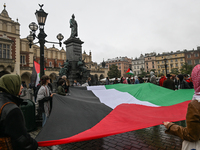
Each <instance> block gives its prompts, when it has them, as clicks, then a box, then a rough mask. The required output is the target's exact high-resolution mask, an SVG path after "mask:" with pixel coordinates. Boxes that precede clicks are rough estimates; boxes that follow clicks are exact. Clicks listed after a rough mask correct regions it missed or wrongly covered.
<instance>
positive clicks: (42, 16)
mask: <svg viewBox="0 0 200 150" xmlns="http://www.w3.org/2000/svg"><path fill="white" fill-rule="evenodd" d="M39 6H40V10H39V11H38V10H36V13H35V16H36V18H37V21H38V24H39V29H40V32H39V34H38V36H36V34H35V32H36V31H37V29H38V25H37V24H36V23H35V22H32V23H30V24H29V28H30V29H31V32H30V34H29V35H28V36H27V40H28V41H29V47H30V48H31V46H32V45H33V44H37V43H39V44H40V77H42V76H43V75H44V44H45V43H54V44H59V45H60V47H61V46H62V43H61V41H62V40H63V38H64V36H63V35H62V34H61V33H59V34H58V35H57V39H58V40H59V43H57V42H49V41H46V40H45V38H46V37H47V35H46V34H45V32H44V25H45V22H46V18H47V15H48V13H46V12H45V11H44V10H43V9H42V7H43V6H44V5H43V4H42V5H40V4H39ZM35 38H37V39H38V40H39V41H38V42H36V43H33V41H34V39H35Z"/></svg>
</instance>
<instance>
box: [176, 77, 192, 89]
mask: <svg viewBox="0 0 200 150" xmlns="http://www.w3.org/2000/svg"><path fill="white" fill-rule="evenodd" d="M178 86H179V87H180V89H190V86H189V84H188V83H187V82H186V81H185V80H184V79H183V80H182V81H180V80H179V82H178Z"/></svg>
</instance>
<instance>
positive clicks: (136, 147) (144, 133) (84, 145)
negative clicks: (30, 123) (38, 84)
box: [30, 121, 185, 150]
mask: <svg viewBox="0 0 200 150" xmlns="http://www.w3.org/2000/svg"><path fill="white" fill-rule="evenodd" d="M176 124H179V125H181V126H185V121H180V122H176ZM40 129H41V127H38V129H37V130H36V131H33V132H30V134H31V136H32V137H33V138H35V136H36V135H37V134H38V133H39V131H40ZM181 145H182V140H181V139H180V138H179V137H176V136H173V135H168V134H165V127H164V126H163V125H159V126H154V127H149V128H145V129H141V130H136V131H131V132H126V133H122V134H117V135H113V136H108V137H104V138H101V139H96V140H90V141H84V142H76V143H70V144H63V145H56V146H53V147H39V148H38V150H51V149H52V150H180V149H181Z"/></svg>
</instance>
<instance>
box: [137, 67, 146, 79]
mask: <svg viewBox="0 0 200 150" xmlns="http://www.w3.org/2000/svg"><path fill="white" fill-rule="evenodd" d="M140 70H141V74H139V76H140V77H142V78H143V77H145V76H146V75H147V73H146V72H145V71H144V68H140Z"/></svg>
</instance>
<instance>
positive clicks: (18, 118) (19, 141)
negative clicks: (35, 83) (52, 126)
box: [0, 74, 38, 150]
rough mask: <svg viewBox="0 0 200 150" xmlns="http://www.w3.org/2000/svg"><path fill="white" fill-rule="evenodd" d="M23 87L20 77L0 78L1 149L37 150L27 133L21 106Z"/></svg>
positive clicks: (7, 76) (36, 145)
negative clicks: (20, 96)
mask: <svg viewBox="0 0 200 150" xmlns="http://www.w3.org/2000/svg"><path fill="white" fill-rule="evenodd" d="M22 89H23V86H22V85H21V78H20V76H19V75H10V74H8V75H4V76H2V77H1V78H0V149H13V150H36V149H37V147H38V144H37V142H36V141H35V140H34V139H32V138H31V137H30V135H29V134H28V133H27V131H26V127H25V120H24V117H23V114H22V111H21V110H20V109H19V105H20V104H21V103H22V101H23V100H22V99H20V98H19V97H18V96H19V95H20V94H21V91H22Z"/></svg>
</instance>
